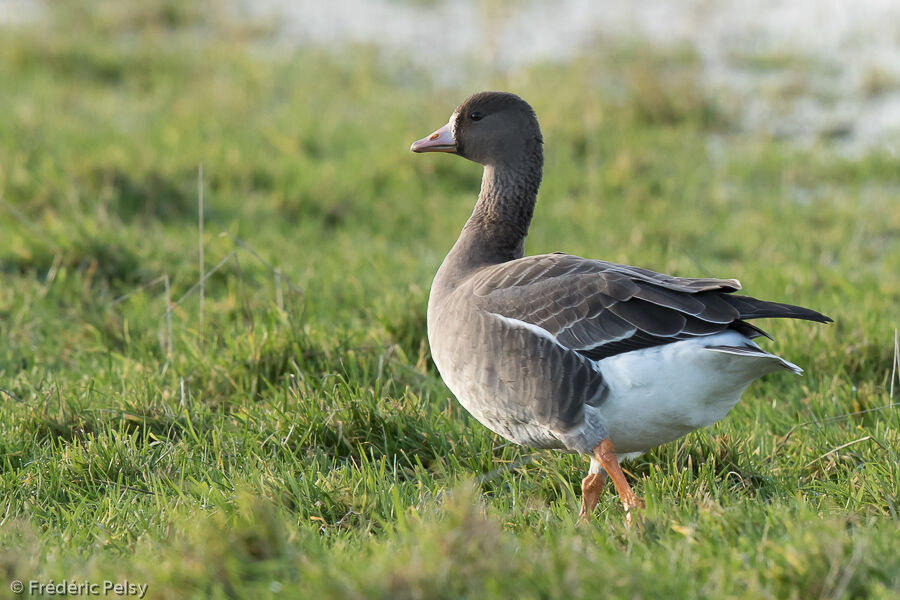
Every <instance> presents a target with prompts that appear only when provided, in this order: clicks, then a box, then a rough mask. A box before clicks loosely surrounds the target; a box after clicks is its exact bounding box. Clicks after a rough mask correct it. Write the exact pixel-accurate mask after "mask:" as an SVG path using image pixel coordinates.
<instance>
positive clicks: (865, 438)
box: [803, 435, 884, 468]
mask: <svg viewBox="0 0 900 600" xmlns="http://www.w3.org/2000/svg"><path fill="white" fill-rule="evenodd" d="M870 440H871V441H873V442H875V443H876V444H878V445H879V446H881V447H882V448H884V446H883V445H882V444H880V443H878V441H877V440H876V439H875V438H873V437H872V436H871V435H866V436H863V437H861V438H859V439H858V440H853V441H852V442H847V443H846V444H841V445H840V446H838V447H837V448H832V449H831V450H829V451H828V452H826V453H825V454H823V455H822V456H820V457H818V458H816V459H814V460H811V461H809V462H808V463H806V464H805V465H803V468H807V467H811V466H812V465H814V464H816V463H817V462H819V461H820V460H822V459H823V458H825V457H826V456H831V455H832V454H834V453H835V452H839V451H840V450H843V449H844V448H847V447H848V446H853V445H854V444H859V443H861V442H867V441H870Z"/></svg>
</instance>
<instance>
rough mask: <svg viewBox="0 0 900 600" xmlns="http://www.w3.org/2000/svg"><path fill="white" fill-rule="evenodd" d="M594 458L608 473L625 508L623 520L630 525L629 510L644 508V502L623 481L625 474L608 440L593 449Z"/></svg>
mask: <svg viewBox="0 0 900 600" xmlns="http://www.w3.org/2000/svg"><path fill="white" fill-rule="evenodd" d="M594 457H595V458H596V459H597V460H598V461H599V462H600V465H601V466H602V467H603V469H604V470H605V471H606V472H607V473H609V478H610V479H612V482H613V485H614V486H616V491H617V492H619V498H621V499H622V506H624V507H625V520H626V521H628V522H629V523H631V510H632V509H641V508H644V501H643V500H641V499H640V498H638V497H637V495H636V494H635V493H634V490H632V489H631V486H630V485H628V481H626V480H625V473H623V472H622V467H620V466H619V458H618V457H617V456H616V449H615V448H614V447H613V445H612V442H611V441H609V438H605V439H603V440H601V441H600V443H599V444H597V446H596V447H595V448H594Z"/></svg>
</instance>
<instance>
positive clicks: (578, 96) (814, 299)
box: [0, 2, 900, 599]
mask: <svg viewBox="0 0 900 600" xmlns="http://www.w3.org/2000/svg"><path fill="white" fill-rule="evenodd" d="M120 4H122V5H124V4H125V3H106V2H102V3H101V2H94V3H83V4H82V3H59V4H51V5H50V6H51V7H52V11H51V12H49V13H48V15H46V18H44V19H42V20H41V22H40V23H38V24H34V25H27V26H21V27H17V28H14V29H0V48H2V51H0V114H2V115H3V117H2V118H0V388H2V390H0V499H2V500H0V502H2V504H0V574H2V576H3V577H4V579H5V581H4V582H0V597H6V595H7V594H8V595H9V596H10V597H13V594H12V592H10V591H9V587H8V586H9V582H11V581H13V580H21V581H23V582H25V584H26V587H27V585H28V582H29V581H30V580H36V581H40V582H49V581H50V580H53V581H54V582H60V581H62V580H69V581H73V580H74V581H81V582H84V581H91V582H102V581H104V580H113V581H124V580H126V579H127V580H128V581H131V582H135V583H142V584H143V583H146V584H149V592H148V593H147V596H146V597H149V598H205V597H212V598H267V597H284V598H293V597H309V598H328V597H335V598H423V599H424V598H437V597H447V598H457V597H464V596H470V597H478V598H596V597H610V598H616V597H622V598H658V597H661V596H664V595H668V596H670V597H708V598H725V597H739V598H860V597H872V598H897V597H898V596H900V552H898V544H897V540H898V535H900V530H898V510H900V409H891V408H883V407H885V406H887V405H889V404H890V403H891V402H893V401H896V399H897V395H898V394H900V385H898V383H897V382H900V379H898V380H897V381H896V382H895V385H894V386H893V387H894V388H895V389H894V390H893V393H894V396H893V398H891V397H890V393H891V387H892V386H891V372H892V364H893V361H894V358H895V357H894V335H895V333H894V332H895V329H896V327H897V326H898V321H900V310H898V307H900V201H898V200H900V161H898V159H897V157H895V156H893V157H892V156H887V155H882V154H879V153H878V152H872V153H869V154H867V155H864V156H860V157H853V158H848V157H842V156H841V155H840V154H839V153H837V152H835V151H833V149H832V147H833V145H832V142H831V141H830V140H822V142H821V143H820V144H819V145H817V146H815V147H812V148H806V149H798V148H796V147H793V146H792V145H791V143H790V141H784V140H775V139H768V138H762V137H759V136H757V135H754V134H753V133H752V132H750V133H748V132H742V131H741V130H740V128H739V127H737V126H736V125H735V122H736V121H735V116H734V112H735V107H734V106H729V105H728V104H727V103H723V102H721V101H716V100H714V99H710V98H707V97H705V96H704V95H703V94H702V93H700V92H699V91H698V87H697V86H696V78H697V74H696V69H695V65H694V64H693V60H694V59H693V58H692V57H691V56H690V55H689V54H685V53H683V52H679V51H673V52H671V53H650V52H648V51H637V50H636V49H635V48H629V47H615V48H604V47H598V48H596V49H595V50H594V51H592V52H590V53H587V54H586V55H585V56H584V57H583V58H578V59H573V60H572V61H570V62H567V63H565V64H546V65H534V66H532V67H529V68H527V69H523V70H518V71H514V72H512V73H504V74H498V73H491V72H486V71H483V70H481V69H478V68H474V67H473V68H472V73H471V77H470V79H469V80H467V81H466V82H465V83H464V84H461V85H459V86H458V87H453V86H447V85H440V84H437V83H435V81H436V79H435V78H434V77H433V74H430V73H427V72H425V71H423V70H422V69H421V68H418V67H416V66H415V65H414V64H413V63H411V62H410V61H408V60H405V59H404V57H402V56H387V55H384V53H383V52H381V51H379V50H377V49H373V48H366V47H361V48H360V47H347V48H342V49H339V50H333V51H331V52H325V51H319V50H314V49H305V50H297V49H294V48H290V47H286V46H283V45H278V44H274V43H271V42H270V41H267V40H269V37H268V35H267V31H266V29H265V27H262V26H259V25H246V24H236V23H234V22H233V21H231V20H229V19H228V18H227V17H226V16H225V15H223V14H221V13H220V12H218V11H217V10H215V9H214V6H212V5H204V4H202V3H174V2H172V3H169V4H159V3H151V2H148V3H140V4H138V5H135V6H138V7H140V8H130V9H125V8H122V7H120ZM182 4H184V5H187V6H190V8H183V7H182ZM75 6H83V7H84V8H81V9H79V8H74V7H75ZM484 88H495V89H507V90H512V91H516V92H518V93H519V94H521V95H522V96H523V97H525V98H526V99H528V100H529V101H530V102H532V104H533V105H534V106H535V108H536V110H537V112H538V115H539V117H540V118H541V122H542V126H543V130H544V137H545V141H546V144H545V147H546V154H547V166H546V169H545V183H544V185H543V187H542V191H541V196H540V201H539V204H538V207H537V213H536V217H535V223H534V225H533V226H532V230H531V235H530V237H529V240H528V245H527V252H529V253H540V252H548V251H554V250H565V251H567V252H571V253H575V254H580V255H582V256H590V257H597V258H601V257H602V258H604V259H607V260H612V261H620V262H627V263H629V264H636V265H641V266H644V267H648V268H653V269H656V270H661V271H665V272H671V273H675V274H679V275H684V276H705V275H715V276H723V277H737V278H739V279H740V280H741V281H742V283H743V284H744V287H745V290H746V291H747V292H748V293H750V294H752V295H756V296H760V297H763V298H768V299H773V300H784V301H791V302H795V303H798V304H802V305H806V306H811V307H814V308H817V309H819V310H821V311H822V312H824V313H826V314H828V315H830V316H831V317H833V318H834V319H835V323H834V324H833V325H830V326H820V325H817V324H812V323H806V322H787V321H786V322H777V323H768V324H765V323H760V324H762V325H763V326H764V327H765V328H766V329H767V330H769V331H770V332H771V333H772V334H773V335H774V336H775V337H776V338H777V341H776V342H774V343H768V348H770V349H772V350H774V351H777V352H779V353H781V354H782V355H783V356H785V357H787V358H788V359H789V360H791V361H793V362H796V363H797V364H799V365H801V366H802V367H804V368H805V369H806V374H805V375H804V376H803V377H802V378H797V377H793V376H790V375H787V374H779V375H774V376H770V377H767V378H766V379H764V380H762V381H760V382H758V383H756V384H754V385H753V386H752V387H751V388H750V389H749V390H748V392H747V393H746V394H745V396H744V400H743V402H742V403H741V404H739V405H738V406H737V408H735V410H734V411H733V412H732V413H731V414H730V415H729V417H728V418H727V419H725V420H724V421H723V422H721V423H719V424H717V425H715V426H713V427H711V428H708V429H705V430H702V431H698V432H696V433H694V434H691V435H689V436H687V437H686V438H684V439H682V440H679V441H676V442H673V443H670V444H668V445H666V446H663V447H660V448H658V449H656V450H654V451H653V452H651V453H650V454H647V455H645V456H643V457H641V458H639V459H637V460H636V461H634V462H632V463H630V464H629V465H628V466H627V469H626V470H627V472H628V473H629V474H630V476H631V479H632V481H633V485H634V487H635V490H636V491H637V493H638V494H639V495H642V496H643V497H644V498H645V499H646V501H647V510H646V512H645V513H644V517H643V518H642V519H641V520H640V522H638V523H637V524H636V525H635V526H633V527H631V528H629V527H626V525H625V524H624V522H623V513H622V510H621V505H620V504H619V501H618V498H617V497H616V495H615V494H614V493H613V492H612V490H611V489H610V490H609V491H608V492H607V493H606V494H605V495H604V497H603V499H602V500H601V503H600V506H599V507H598V512H597V518H596V519H595V520H594V521H593V522H592V523H590V524H587V525H584V524H579V523H578V522H577V519H576V518H575V513H576V511H577V507H578V495H579V493H580V481H581V477H582V476H583V475H584V472H585V470H586V468H587V463H586V461H584V460H583V459H581V458H578V457H573V456H568V455H563V454H558V453H552V452H537V453H535V452H533V451H530V450H528V449H525V448H519V447H515V446H512V445H511V444H508V443H506V442H505V441H504V440H503V439H500V438H498V437H496V436H494V435H493V434H491V433H490V432H489V431H488V430H487V429H485V428H484V427H482V426H481V425H480V424H478V423H477V422H476V421H475V420H474V419H471V418H469V417H468V416H467V415H466V414H465V412H464V411H463V410H462V409H461V407H460V406H459V405H458V404H457V403H456V401H455V400H454V399H453V398H452V396H451V395H450V393H449V391H448V390H447V389H446V387H444V385H443V383H442V382H441V380H440V378H439V377H438V375H437V373H436V371H435V369H434V366H433V364H432V363H431V361H430V358H429V354H428V347H427V342H426V334H425V304H426V300H427V295H428V287H429V285H430V281H431V277H432V275H433V273H434V272H435V270H436V269H437V267H438V265H439V264H440V261H441V259H442V257H443V255H444V253H445V252H446V251H447V249H448V248H449V247H450V245H451V244H452V242H453V240H454V239H455V236H456V235H457V233H458V231H459V229H460V227H461V226H462V223H463V222H464V220H465V218H466V217H467V215H468V213H469V211H470V210H471V207H472V204H473V202H474V198H475V195H476V194H477V189H478V185H479V182H480V176H481V174H480V170H479V168H478V167H477V165H474V164H472V163H467V162H466V161H464V160H461V159H458V158H455V157H448V156H414V155H412V154H410V153H409V152H408V150H407V149H408V146H409V143H410V142H411V141H412V140H414V139H417V138H419V137H421V136H423V135H425V134H427V133H429V132H431V131H432V130H433V129H435V128H436V127H438V126H440V125H441V124H443V123H445V122H446V119H447V117H448V115H449V114H450V112H451V111H452V109H453V108H454V107H455V105H456V104H457V103H458V102H459V101H460V100H462V99H463V98H464V97H465V96H467V95H468V94H469V93H471V92H473V91H476V90H479V89H484ZM201 164H202V168H203V201H204V204H203V217H204V229H203V236H202V242H201V238H200V234H199V230H198V200H199V190H198V167H199V165H201ZM201 243H202V246H203V248H204V254H205V266H204V267H203V271H204V272H205V273H207V274H208V278H207V279H206V280H205V282H204V284H203V286H202V293H201V287H200V286H197V285H196V284H197V283H198V281H199V280H200V279H201V269H200V263H199V257H198V252H199V246H200V244H201ZM215 267H218V269H216V270H215V271H214V268H215ZM213 271H214V272H213ZM167 281H168V286H169V287H170V290H169V292H168V296H167V289H166V288H167V283H166V282H167ZM167 302H168V303H169V305H171V306H173V307H174V308H173V310H172V311H171V312H170V313H168V315H167V311H166V309H167ZM26 591H27V589H26Z"/></svg>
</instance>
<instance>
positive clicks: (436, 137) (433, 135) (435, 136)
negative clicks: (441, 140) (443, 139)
mask: <svg viewBox="0 0 900 600" xmlns="http://www.w3.org/2000/svg"><path fill="white" fill-rule="evenodd" d="M438 137H440V136H439V135H438V134H436V133H432V134H431V137H430V138H428V140H429V141H431V140H436V139H438Z"/></svg>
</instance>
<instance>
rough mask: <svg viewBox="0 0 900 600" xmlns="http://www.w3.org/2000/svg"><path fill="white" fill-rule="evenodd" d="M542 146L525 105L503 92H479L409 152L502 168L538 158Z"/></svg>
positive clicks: (532, 118) (533, 117)
mask: <svg viewBox="0 0 900 600" xmlns="http://www.w3.org/2000/svg"><path fill="white" fill-rule="evenodd" d="M542 142H543V138H542V136H541V128H540V126H539V125H538V121H537V117H536V116H535V114H534V110H533V109H532V108H531V106H530V105H529V104H528V103H527V102H525V101H524V100H522V99H521V98H519V97H518V96H516V95H515V94H510V93H506V92H479V93H477V94H474V95H473V96H470V97H469V98H467V99H466V100H465V101H463V103H462V104H460V105H459V106H458V107H457V108H456V110H455V111H453V114H452V115H450V121H449V122H448V123H447V124H446V125H444V126H443V127H441V128H440V129H438V130H437V131H435V132H434V133H432V134H431V135H429V136H428V137H425V138H422V139H421V140H418V141H416V142H413V144H412V146H410V148H409V149H410V150H412V151H413V152H450V153H453V154H457V155H459V156H462V157H463V158H467V159H469V160H471V161H474V162H476V163H479V164H481V165H484V166H501V165H503V164H510V163H511V164H515V163H517V162H522V161H524V160H527V158H528V157H529V156H533V155H535V154H537V155H540V153H541V148H540V146H541V143H542Z"/></svg>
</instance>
